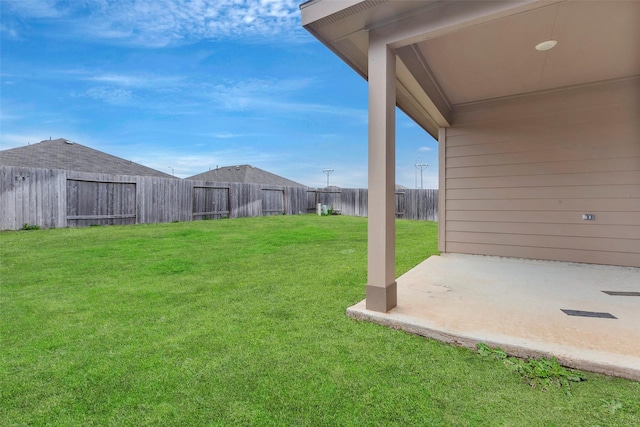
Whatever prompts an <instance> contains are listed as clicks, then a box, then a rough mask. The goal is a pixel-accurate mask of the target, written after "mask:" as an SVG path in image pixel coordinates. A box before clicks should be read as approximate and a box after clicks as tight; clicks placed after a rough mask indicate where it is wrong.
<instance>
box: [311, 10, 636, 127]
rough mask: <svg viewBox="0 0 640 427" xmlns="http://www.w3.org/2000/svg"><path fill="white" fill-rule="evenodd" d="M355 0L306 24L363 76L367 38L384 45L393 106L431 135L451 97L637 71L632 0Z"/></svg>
mask: <svg viewBox="0 0 640 427" xmlns="http://www.w3.org/2000/svg"><path fill="white" fill-rule="evenodd" d="M317 3H332V4H334V5H335V3H338V2H331V1H328V2H323V1H322V0H319V1H318V2H317ZM360 3H363V4H364V3H366V4H367V5H368V7H367V8H366V9H363V10H360V11H358V12H357V13H353V14H349V15H348V16H344V17H343V18H342V19H339V20H336V21H335V22H329V20H325V21H324V25H323V26H322V27H317V28H316V27H313V26H314V24H315V23H314V22H309V23H308V24H307V28H308V29H309V30H310V31H311V32H312V33H313V34H314V35H315V36H316V37H318V38H319V39H320V40H321V41H322V42H323V43H325V44H326V45H327V46H329V47H330V48H331V49H332V50H333V51H334V52H336V54H338V56H340V57H341V58H342V59H343V60H345V62H347V63H348V64H349V65H350V66H351V67H352V68H354V69H355V70H356V71H357V72H359V73H360V74H361V75H362V76H363V77H365V78H366V77H367V65H368V64H367V62H368V61H367V57H368V49H369V38H370V37H375V39H376V42H384V43H386V44H388V45H390V46H391V47H392V48H394V49H395V50H396V52H397V54H398V58H399V61H397V64H398V69H397V73H398V105H399V107H400V108H401V109H403V110H404V111H405V112H408V114H409V115H410V116H411V117H412V118H413V119H414V120H416V121H417V122H418V123H419V124H420V125H421V126H422V127H424V128H425V129H427V130H429V132H430V133H432V135H433V130H432V129H433V125H434V123H437V124H438V125H439V126H443V125H444V126H446V125H447V124H446V123H447V122H448V120H449V119H448V117H447V116H448V112H450V110H451V109H452V108H455V106H457V105H464V104H467V103H471V102H478V101H483V100H489V99H496V98H502V97H510V96H515V95H521V94H528V93H536V92H542V91H547V90H554V89H559V88H563V87H572V86H575V85H584V84H591V83H598V82H602V81H607V80H614V79H619V78H625V77H630V76H634V75H640V1H625V2H603V1H597V2H583V1H572V0H523V1H475V2H468V1H448V0H445V1H423V2H415V1H413V2H412V1H390V2H382V3H381V2H376V3H375V4H374V2H373V1H366V2H360ZM353 10H355V9H352V11H353ZM303 12H304V11H303ZM303 15H304V13H303ZM334 18H335V17H334ZM551 38H554V39H557V40H558V41H559V44H558V46H556V47H555V48H554V49H552V50H550V51H547V52H538V51H535V50H534V49H533V47H534V46H535V45H536V44H537V43H539V42H541V41H544V40H548V39H551ZM403 103H408V104H403ZM409 104H411V105H409ZM409 112H410V113H409ZM425 113H426V114H428V115H430V116H431V117H429V118H425V117H420V115H423V114H425Z"/></svg>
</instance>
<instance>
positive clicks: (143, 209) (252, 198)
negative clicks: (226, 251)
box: [0, 166, 438, 230]
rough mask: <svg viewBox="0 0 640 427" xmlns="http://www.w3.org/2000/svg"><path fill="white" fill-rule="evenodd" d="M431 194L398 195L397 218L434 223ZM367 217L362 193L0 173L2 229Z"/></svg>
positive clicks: (434, 194)
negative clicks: (329, 210)
mask: <svg viewBox="0 0 640 427" xmlns="http://www.w3.org/2000/svg"><path fill="white" fill-rule="evenodd" d="M437 201H438V191H437V190H413V189H411V190H402V191H399V192H398V193H397V194H396V215H397V216H398V217H399V218H407V219H424V220H432V221H436V220H437V207H438V206H437ZM318 203H321V204H325V205H327V206H329V207H333V208H334V209H335V210H339V211H340V212H341V213H342V214H343V215H351V216H367V190H366V189H350V188H344V189H339V190H331V191H329V190H324V189H311V188H306V187H279V186H269V185H260V184H242V183H214V182H204V181H191V180H182V179H171V178H157V177H150V176H128V175H110V174H100V173H88V172H74V171H65V170H58V169H35V168H22V167H13V166H0V214H1V217H0V229H1V230H17V229H20V228H21V227H22V226H23V225H24V224H29V225H38V226H40V227H43V228H53V227H81V226H88V225H94V224H98V225H111V224H150V223H159V222H172V221H192V220H198V219H217V218H226V217H229V218H238V217H249V216H263V215H285V214H286V215H292V214H304V213H311V212H315V209H316V206H317V204H318Z"/></svg>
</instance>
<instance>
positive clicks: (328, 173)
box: [322, 169, 333, 187]
mask: <svg viewBox="0 0 640 427" xmlns="http://www.w3.org/2000/svg"><path fill="white" fill-rule="evenodd" d="M322 172H324V173H326V174H327V187H328V186H329V175H331V174H332V173H333V169H325V170H323V171H322Z"/></svg>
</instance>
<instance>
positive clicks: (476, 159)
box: [300, 0, 640, 379]
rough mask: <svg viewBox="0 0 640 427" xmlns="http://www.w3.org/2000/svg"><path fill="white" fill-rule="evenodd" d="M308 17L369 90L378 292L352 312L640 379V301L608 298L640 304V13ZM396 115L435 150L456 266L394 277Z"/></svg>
mask: <svg viewBox="0 0 640 427" xmlns="http://www.w3.org/2000/svg"><path fill="white" fill-rule="evenodd" d="M300 8H301V12H302V24H303V26H304V27H305V28H306V29H307V30H308V31H309V32H310V33H311V34H313V35H314V36H315V37H316V38H318V39H319V40H320V41H321V42H322V43H324V44H325V45H326V46H327V47H328V48H329V49H331V50H332V51H333V52H334V53H336V55H338V56H339V57H340V58H341V59H342V60H343V61H345V62H346V63H347V64H348V65H349V66H351V67H352V68H353V69H354V70H355V71H356V72H357V73H359V74H360V75H362V76H363V77H364V78H365V79H366V80H367V81H368V87H369V136H368V148H369V169H368V179H369V184H368V186H369V199H368V212H369V216H368V218H369V219H368V220H369V229H368V230H369V231H368V278H367V285H366V300H365V301H363V302H362V303H360V304H358V305H356V306H355V307H352V308H350V309H349V314H350V315H352V316H354V317H358V318H363V319H368V320H372V321H376V322H380V323H383V324H388V325H390V326H394V327H402V328H403V329H406V330H409V331H412V332H415V333H420V334H423V335H427V336H432V337H434V338H439V339H443V340H445V341H450V342H456V343H460V344H463V345H469V346H472V345H475V343H476V342H478V341H483V342H486V343H487V344H490V345H500V346H501V347H503V348H504V349H505V350H507V351H508V352H509V353H511V354H515V355H521V356H527V355H555V356H558V358H559V359H560V360H561V362H562V363H564V364H566V365H568V366H574V367H581V368H583V369H589V370H594V371H598V372H603V373H611V374H615V375H621V376H625V377H629V378H635V379H640V375H639V372H640V359H639V358H638V357H639V355H640V348H639V345H640V344H638V343H639V342H640V326H639V325H640V322H639V321H638V320H640V319H639V318H638V314H634V313H637V312H638V308H640V307H639V305H638V304H639V302H640V297H636V296H631V295H633V294H627V295H608V294H605V293H603V292H602V291H614V292H639V291H640V289H638V288H639V287H640V143H639V141H640V119H639V118H640V2H636V1H620V2H611V1H593V2H587V1H571V0H504V1H453V0H423V1H401V0H397V1H388V0H340V1H332V0H309V1H307V2H305V3H303V4H302V5H301V6H300ZM396 108H399V109H400V110H402V111H403V112H404V113H406V114H407V115H408V116H409V117H411V118H412V119H413V120H414V121H415V122H416V123H417V124H418V125H419V126H421V127H422V128H423V129H424V130H425V131H426V133H428V134H429V135H431V137H433V138H435V139H437V141H438V174H439V207H438V210H439V211H438V220H439V222H438V230H439V236H438V248H439V250H440V252H441V254H443V255H442V256H440V257H432V258H429V259H428V260H426V261H425V262H424V263H422V264H421V265H420V266H418V267H416V269H414V270H412V271H411V272H409V273H407V274H406V275H404V276H402V277H401V278H399V279H397V280H396V277H395V245H396V241H395V205H394V201H395V200H394V199H395V175H396V170H395V167H396V158H395V150H396V144H402V143H404V141H396V121H395V115H396ZM562 310H568V312H569V314H567V312H563V311H562ZM580 312H582V313H580ZM589 313H591V314H589ZM593 313H596V314H595V315H594V314H593ZM597 313H609V314H610V315H611V316H612V317H616V319H612V318H606V317H597V316H599V315H598V314H597ZM570 314H582V315H577V316H576V315H570ZM585 315H591V316H596V317H585ZM603 316H604V315H603Z"/></svg>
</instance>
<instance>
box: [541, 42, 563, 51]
mask: <svg viewBox="0 0 640 427" xmlns="http://www.w3.org/2000/svg"><path fill="white" fill-rule="evenodd" d="M557 44H558V42H557V41H556V40H547V41H544V42H542V43H538V44H537V45H536V50H540V51H544V50H549V49H551V48H552V47H554V46H555V45H557Z"/></svg>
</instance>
